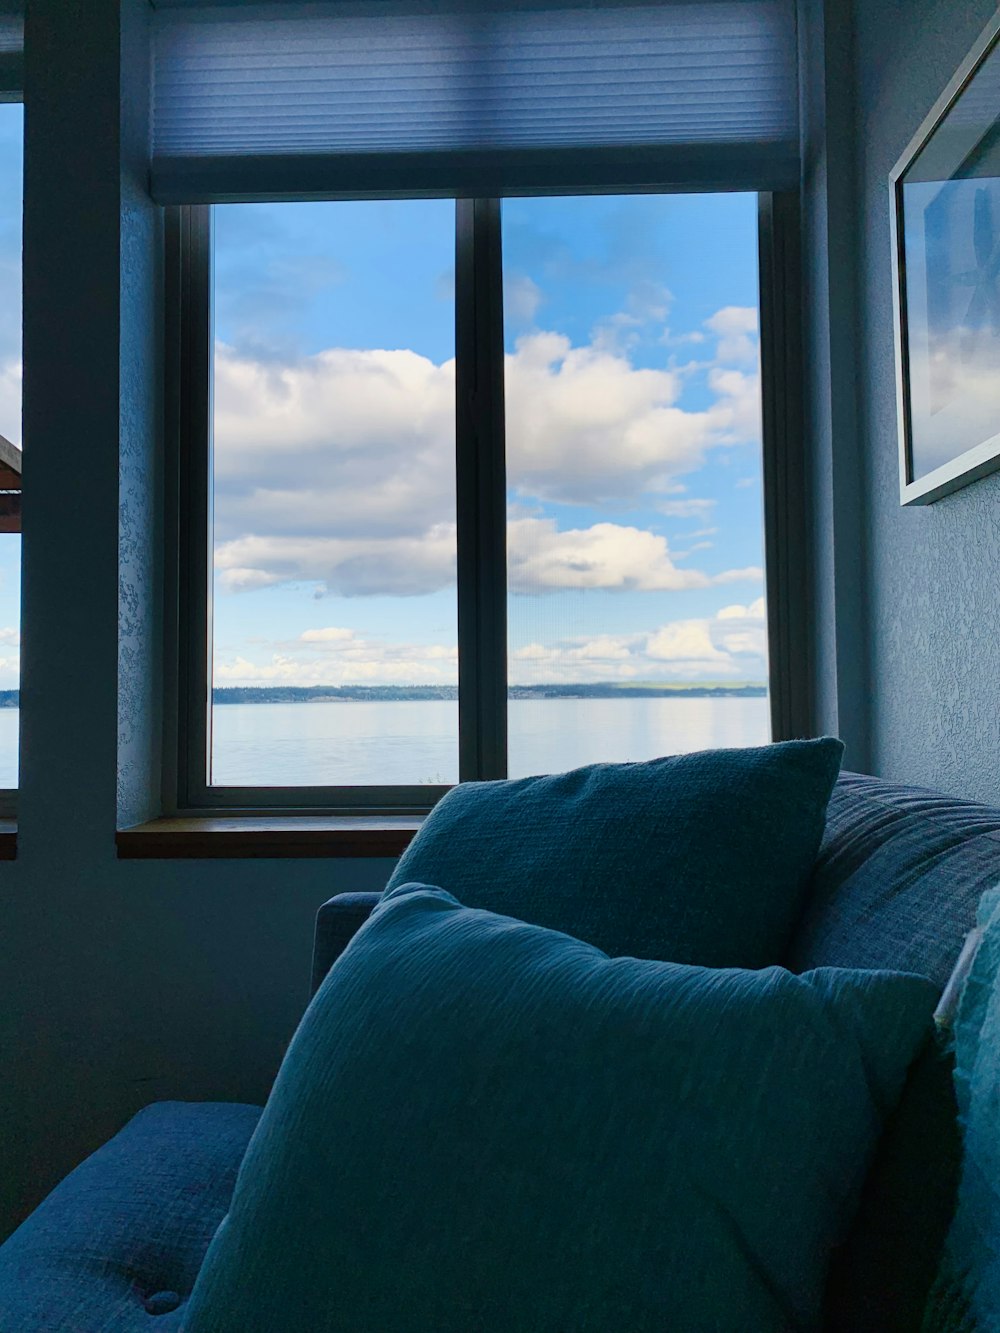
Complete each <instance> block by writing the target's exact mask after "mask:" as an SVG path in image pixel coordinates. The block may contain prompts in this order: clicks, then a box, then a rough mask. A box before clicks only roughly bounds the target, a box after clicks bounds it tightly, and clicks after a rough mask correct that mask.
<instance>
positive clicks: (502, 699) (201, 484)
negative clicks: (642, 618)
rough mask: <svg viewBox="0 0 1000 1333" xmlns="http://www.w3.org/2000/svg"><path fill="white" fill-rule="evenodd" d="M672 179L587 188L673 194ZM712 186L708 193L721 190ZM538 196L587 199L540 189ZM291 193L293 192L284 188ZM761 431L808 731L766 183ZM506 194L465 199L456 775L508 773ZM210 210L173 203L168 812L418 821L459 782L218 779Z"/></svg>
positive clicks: (789, 710) (784, 681) (772, 541)
mask: <svg viewBox="0 0 1000 1333" xmlns="http://www.w3.org/2000/svg"><path fill="white" fill-rule="evenodd" d="M677 192H687V191H679V190H678V189H677V187H676V186H671V184H670V183H669V182H658V183H656V184H652V183H650V184H648V185H646V186H645V187H643V188H639V189H637V188H636V187H635V186H633V187H632V188H631V189H628V190H622V189H620V188H618V187H614V186H611V185H608V186H606V187H605V188H604V189H603V190H595V189H591V191H590V193H658V194H667V193H677ZM713 192H714V191H713ZM534 193H537V194H540V195H541V194H545V195H552V194H559V193H567V194H568V193H574V194H576V193H580V191H579V190H573V191H569V190H564V191H561V190H558V189H550V190H545V189H539V190H537V191H535V192H534ZM289 197H290V198H292V197H294V196H289ZM757 197H758V289H759V310H760V357H761V428H762V445H763V447H762V471H763V491H764V496H763V509H764V566H765V591H766V600H767V622H768V662H769V667H768V677H769V679H768V693H769V700H770V711H771V726H772V737H773V739H774V740H783V739H787V738H790V737H793V736H804V735H808V734H810V725H811V703H810V694H809V683H808V682H809V677H808V670H807V656H806V653H805V651H804V647H805V645H806V644H807V642H808V636H807V629H808V626H807V619H806V618H807V614H808V594H807V585H806V563H805V555H806V551H807V546H806V541H805V524H804V501H805V489H804V486H805V480H804V469H803V445H802V426H801V423H802V404H801V399H800V393H801V383H802V376H801V369H800V367H801V333H800V309H799V290H800V272H799V198H798V192H797V191H792V190H788V191H758V192H757ZM501 202H502V201H501V200H500V199H498V198H474V199H473V198H468V199H466V198H459V199H456V228H455V237H456V284H455V285H456V303H455V325H456V337H455V358H456V507H457V511H458V513H457V520H458V553H457V602H458V662H459V668H458V672H459V690H458V712H459V781H460V782H465V781H477V780H484V779H492V778H503V777H505V776H506V741H507V648H506V613H507V590H506V576H507V570H506V485H505V439H504V383H503V365H504V362H503V313H502V300H503V296H502V263H501V230H500V228H501V223H500V210H501ZM211 207H212V206H211V205H210V204H190V205H171V206H168V207H167V208H166V210H165V213H166V219H165V229H164V230H165V265H164V268H165V344H166V367H165V425H166V430H165V446H166V448H165V454H166V478H167V486H166V489H167V496H166V506H165V510H166V531H167V543H168V547H167V567H166V581H165V582H166V589H165V590H166V616H165V628H166V644H167V649H168V651H167V670H166V698H165V707H164V718H165V737H164V742H165V743H164V754H165V756H166V762H165V773H164V797H165V801H164V805H165V809H166V812H167V813H170V814H179V815H196V814H199V813H203V814H207V813H211V814H213V815H218V814H225V813H231V814H251V813H252V814H261V813H272V814H284V815H294V814H311V815H315V814H330V815H338V814H339V815H351V816H356V815H394V816H405V815H421V814H424V813H426V812H427V811H428V810H429V809H430V808H431V807H432V806H433V805H434V804H435V803H436V802H437V801H438V800H440V798H441V797H442V796H443V795H444V794H445V793H446V792H447V791H448V790H450V786H449V785H438V784H433V785H432V784H427V785H410V786H401V785H391V786H379V785H371V786H369V785H365V786H334V785H330V786H297V787H275V786H253V787H243V786H221V785H211V786H210V785H209V783H208V781H207V766H208V765H207V759H208V754H209V750H208V746H209V744H210V736H211V709H212V702H211V693H210V686H209V681H210V671H211V657H212V651H211V643H212V578H211V574H212V569H211V553H212V545H213V543H212V510H213V505H212V489H211V487H212V478H211V467H210V463H211V454H210V448H211V420H212V400H211V395H212V359H211V357H212V346H213V312H212V291H213V283H212V268H211V262H212V253H211V252H212V247H211Z"/></svg>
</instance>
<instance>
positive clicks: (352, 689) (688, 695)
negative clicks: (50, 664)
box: [11, 681, 767, 704]
mask: <svg viewBox="0 0 1000 1333" xmlns="http://www.w3.org/2000/svg"><path fill="white" fill-rule="evenodd" d="M11 693H14V694H15V695H16V693H17V691H16V690H15V691H11ZM766 694H767V686H766V685H760V684H757V683H756V682H754V683H751V684H746V685H717V684H714V683H713V684H708V685H698V684H692V685H675V684H673V683H672V682H666V681H664V682H662V683H660V682H657V681H643V682H639V683H634V684H633V683H629V684H622V683H619V682H617V681H607V682H603V683H595V684H586V685H584V684H580V685H511V687H510V689H509V690H508V691H507V696H508V698H510V699H616V698H623V697H624V698H629V699H661V698H664V697H669V698H683V699H692V698H694V699H719V698H728V697H732V696H735V697H737V698H740V699H749V698H754V699H756V698H762V697H764V696H765V695H766ZM457 698H458V689H457V688H456V686H454V685H225V686H221V687H220V688H219V689H216V690H213V691H212V702H213V703H217V704H309V703H388V702H391V701H393V700H410V701H413V700H426V699H457Z"/></svg>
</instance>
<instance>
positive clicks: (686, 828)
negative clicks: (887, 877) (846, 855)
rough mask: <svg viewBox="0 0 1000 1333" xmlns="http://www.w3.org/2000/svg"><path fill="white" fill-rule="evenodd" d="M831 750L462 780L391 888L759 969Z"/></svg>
mask: <svg viewBox="0 0 1000 1333" xmlns="http://www.w3.org/2000/svg"><path fill="white" fill-rule="evenodd" d="M843 748H844V747H843V745H842V744H841V742H840V741H838V740H832V739H824V740H818V741H788V742H785V743H783V744H781V745H767V746H763V747H760V748H757V749H747V750H710V751H705V752H704V753H702V754H686V755H676V756H671V757H669V758H666V759H654V760H652V761H650V762H649V763H643V764H593V765H591V766H590V767H588V768H578V769H575V770H574V771H573V772H570V773H555V774H552V775H551V776H549V777H540V778H521V779H518V780H516V781H511V782H468V783H463V784H462V785H461V786H458V787H455V788H454V789H453V790H452V791H450V792H449V793H448V795H447V796H446V797H445V798H444V800H442V801H441V802H440V804H439V805H437V806H436V807H435V809H434V810H433V811H432V812H431V814H430V815H429V817H428V818H427V820H426V821H425V823H424V826H423V828H422V829H421V830H420V832H419V834H418V835H417V837H416V838H414V840H413V842H412V843H411V844H410V847H409V848H408V849H407V851H406V852H405V853H404V855H403V856H402V858H401V859H400V861H399V864H398V865H397V867H396V870H395V872H394V874H393V875H392V878H391V879H390V881H389V885H388V888H389V889H393V888H395V887H396V886H397V885H399V884H405V883H406V882H407V881H411V882H412V881H419V882H420V883H423V884H437V885H439V886H440V887H441V888H443V889H447V890H448V892H449V893H453V894H454V895H455V897H456V898H458V900H459V901H460V902H462V903H464V904H465V905H466V906H468V907H483V908H486V909H488V910H489V911H491V912H505V913H506V914H507V915H509V916H514V917H517V918H518V919H519V920H521V921H530V922H532V923H533V924H535V925H539V926H548V927H550V928H551V929H552V930H563V931H566V932H567V934H571V935H574V936H576V937H577V938H578V939H582V940H586V941H587V942H588V943H590V944H594V945H596V946H597V948H599V949H603V951H604V952H605V953H607V954H610V955H611V956H612V957H619V956H621V955H625V954H630V955H632V956H634V957H637V958H657V959H669V960H670V961H671V962H676V963H700V964H703V965H705V966H711V967H764V966H766V965H767V964H768V963H776V962H778V961H779V960H780V959H781V958H782V957H783V956H784V951H785V947H786V945H787V944H788V941H789V938H790V936H791V933H792V930H793V929H794V926H795V922H796V920H797V919H798V915H799V910H800V908H801V905H802V900H803V896H804V894H805V891H806V888H807V886H808V882H809V876H810V875H811V873H812V868H813V862H814V861H815V859H816V852H817V850H818V849H819V844H820V839H821V838H822V836H823V826H824V823H825V819H826V806H827V801H828V800H829V797H830V792H831V790H832V788H833V784H834V781H835V780H836V777H837V773H838V772H839V769H840V760H841V755H842V754H843Z"/></svg>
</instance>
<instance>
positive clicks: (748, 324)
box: [705, 305, 758, 365]
mask: <svg viewBox="0 0 1000 1333" xmlns="http://www.w3.org/2000/svg"><path fill="white" fill-rule="evenodd" d="M705 327H706V328H707V329H710V330H711V332H712V333H714V334H715V336H716V337H717V339H718V343H717V346H716V357H717V359H718V360H719V361H725V362H731V361H736V362H748V363H749V364H751V365H755V364H756V362H757V356H758V344H757V311H756V310H755V309H754V307H753V306H737V305H727V306H723V308H722V309H721V310H717V311H716V312H715V314H714V315H712V316H711V318H710V319H706V320H705Z"/></svg>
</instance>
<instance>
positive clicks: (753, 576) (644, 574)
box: [215, 518, 761, 597]
mask: <svg viewBox="0 0 1000 1333" xmlns="http://www.w3.org/2000/svg"><path fill="white" fill-rule="evenodd" d="M507 560H508V581H509V586H510V589H511V591H512V592H514V593H529V594H532V593H550V592H561V591H565V590H567V589H586V588H589V589H604V590H605V591H633V592H662V591H679V590H680V589H684V588H707V587H709V586H711V585H712V584H713V583H740V582H758V581H759V580H760V578H761V571H760V570H759V569H758V568H756V567H751V568H748V569H729V570H724V571H723V572H722V573H719V574H715V575H710V574H705V573H703V572H702V571H700V570H695V569H679V568H678V567H677V566H676V565H675V563H674V560H673V559H672V558H671V553H670V548H669V545H668V543H667V539H666V538H665V537H662V536H658V535H657V534H656V533H652V532H648V531H645V530H644V529H642V528H634V527H627V526H624V525H621V524H616V523H595V524H593V525H592V526H590V527H588V528H572V529H569V530H568V531H562V532H560V531H559V529H558V527H557V525H556V522H555V520H554V519H550V518H517V519H512V520H511V521H510V522H508V525H507ZM215 563H216V570H217V571H218V576H219V580H220V582H221V585H222V587H223V589H224V590H226V591H228V592H242V591H247V590H250V589H253V588H263V587H268V586H271V585H274V584H278V583H288V582H316V583H318V584H321V585H323V586H324V587H325V590H326V591H327V592H330V593H334V594H337V595H340V596H342V597H365V596H379V595H392V596H397V597H406V596H419V595H421V594H424V593H431V592H436V591H438V590H439V589H441V588H447V587H451V586H452V585H453V584H454V581H455V528H454V525H453V524H452V525H449V524H441V525H439V526H438V527H437V528H434V529H432V530H431V531H430V532H428V533H427V534H426V535H424V536H422V537H409V536H406V537H395V538H393V537H384V538H374V539H372V538H362V537H355V538H351V539H342V538H339V537H301V538H288V539H283V538H276V537H241V538H237V539H236V540H235V541H231V542H226V543H223V544H222V545H220V546H219V547H218V548H217V549H216V558H215Z"/></svg>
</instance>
